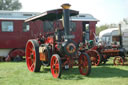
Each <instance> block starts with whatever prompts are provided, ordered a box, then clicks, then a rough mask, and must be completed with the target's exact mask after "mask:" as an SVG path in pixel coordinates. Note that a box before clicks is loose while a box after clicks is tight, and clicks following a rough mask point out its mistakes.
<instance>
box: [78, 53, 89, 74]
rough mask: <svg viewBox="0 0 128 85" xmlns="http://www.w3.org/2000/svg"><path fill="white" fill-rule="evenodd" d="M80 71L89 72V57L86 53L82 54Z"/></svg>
mask: <svg viewBox="0 0 128 85" xmlns="http://www.w3.org/2000/svg"><path fill="white" fill-rule="evenodd" d="M79 71H80V74H82V75H87V74H88V59H87V57H86V56H85V55H84V54H81V55H80V58H79Z"/></svg>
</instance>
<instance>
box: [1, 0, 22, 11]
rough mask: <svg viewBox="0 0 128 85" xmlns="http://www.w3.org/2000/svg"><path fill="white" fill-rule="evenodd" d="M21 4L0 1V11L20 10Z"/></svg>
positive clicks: (13, 1)
mask: <svg viewBox="0 0 128 85" xmlns="http://www.w3.org/2000/svg"><path fill="white" fill-rule="evenodd" d="M21 8H22V4H21V3H20V2H19V1H18V0H0V10H10V11H12V10H20V9H21Z"/></svg>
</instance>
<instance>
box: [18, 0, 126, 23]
mask: <svg viewBox="0 0 128 85" xmlns="http://www.w3.org/2000/svg"><path fill="white" fill-rule="evenodd" d="M19 1H20V2H21V3H22V6H23V7H22V9H21V11H25V12H44V11H46V10H51V9H56V8H60V5H61V4H63V3H70V4H71V5H72V6H71V9H74V10H78V11H79V12H80V13H88V14H92V15H93V16H94V17H95V18H97V19H98V20H100V22H99V23H98V25H102V24H110V23H119V22H120V21H121V20H123V18H126V17H128V11H127V10H128V0H19Z"/></svg>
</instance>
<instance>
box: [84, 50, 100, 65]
mask: <svg viewBox="0 0 128 85" xmlns="http://www.w3.org/2000/svg"><path fill="white" fill-rule="evenodd" d="M86 53H87V54H88V55H89V57H90V59H91V63H92V65H94V66H98V65H99V64H100V63H101V60H102V59H101V58H102V57H101V56H100V54H99V52H98V51H96V50H88V51H87V52H86Z"/></svg>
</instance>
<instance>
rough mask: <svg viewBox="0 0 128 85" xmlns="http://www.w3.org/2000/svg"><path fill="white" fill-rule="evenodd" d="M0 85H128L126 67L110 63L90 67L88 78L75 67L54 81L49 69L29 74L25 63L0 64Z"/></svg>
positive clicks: (43, 68) (44, 68)
mask: <svg viewBox="0 0 128 85" xmlns="http://www.w3.org/2000/svg"><path fill="white" fill-rule="evenodd" d="M0 85H128V66H113V65H112V62H108V63H107V64H106V65H101V66H98V67H92V72H91V75H90V76H89V77H85V76H82V75H80V74H79V71H78V69H77V67H75V68H74V69H70V70H64V71H63V72H62V76H61V79H54V78H53V77H52V75H51V73H50V68H48V67H42V68H41V72H39V73H32V72H29V71H28V69H27V66H26V63H25V62H18V63H17V62H0Z"/></svg>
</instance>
